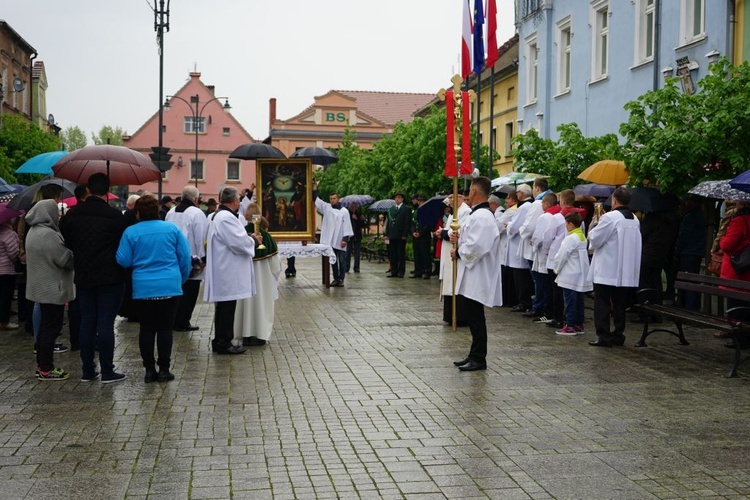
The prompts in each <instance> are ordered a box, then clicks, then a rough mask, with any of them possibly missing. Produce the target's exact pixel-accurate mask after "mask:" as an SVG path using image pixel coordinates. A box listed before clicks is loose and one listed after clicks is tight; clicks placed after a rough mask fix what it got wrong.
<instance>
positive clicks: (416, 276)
mask: <svg viewBox="0 0 750 500" xmlns="http://www.w3.org/2000/svg"><path fill="white" fill-rule="evenodd" d="M409 274H411V273H409ZM409 277H410V278H421V277H422V275H421V274H411V276H409Z"/></svg>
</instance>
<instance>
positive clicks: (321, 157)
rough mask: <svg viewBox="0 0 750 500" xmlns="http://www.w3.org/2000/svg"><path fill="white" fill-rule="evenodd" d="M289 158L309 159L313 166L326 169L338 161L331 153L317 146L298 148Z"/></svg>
mask: <svg viewBox="0 0 750 500" xmlns="http://www.w3.org/2000/svg"><path fill="white" fill-rule="evenodd" d="M289 158H310V160H311V161H312V162H313V163H314V164H315V165H323V166H324V167H327V166H328V165H330V164H331V163H336V162H337V161H339V157H338V156H336V155H335V154H333V153H331V152H330V151H328V150H327V149H325V148H319V147H318V146H308V147H306V148H300V149H298V150H297V151H295V152H294V153H292V154H290V155H289Z"/></svg>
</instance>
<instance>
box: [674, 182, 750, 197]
mask: <svg viewBox="0 0 750 500" xmlns="http://www.w3.org/2000/svg"><path fill="white" fill-rule="evenodd" d="M688 193H690V194H694V195H697V196H703V197H704V198H713V199H715V200H734V201H750V193H747V192H745V191H740V190H739V189H734V188H733V187H732V186H730V185H729V180H728V179H727V180H723V181H705V182H701V183H700V184H698V185H697V186H695V187H694V188H691V189H690V191H688Z"/></svg>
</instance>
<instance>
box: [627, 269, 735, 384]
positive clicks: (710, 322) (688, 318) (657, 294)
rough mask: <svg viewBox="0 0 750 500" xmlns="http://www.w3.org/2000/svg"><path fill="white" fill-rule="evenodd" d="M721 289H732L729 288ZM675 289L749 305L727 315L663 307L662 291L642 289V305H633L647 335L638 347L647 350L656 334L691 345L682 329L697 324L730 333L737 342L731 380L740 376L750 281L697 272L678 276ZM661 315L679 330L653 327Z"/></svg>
mask: <svg viewBox="0 0 750 500" xmlns="http://www.w3.org/2000/svg"><path fill="white" fill-rule="evenodd" d="M720 287H731V288H733V289H731V290H730V289H726V288H720ZM675 289H677V290H683V291H689V292H698V293H701V294H704V295H709V296H712V297H722V298H725V299H736V300H740V301H743V302H747V303H748V306H740V307H734V308H732V309H729V310H727V312H726V315H719V314H716V315H714V314H706V313H703V312H699V311H690V310H688V309H683V308H681V307H676V306H666V305H662V304H659V303H658V302H660V298H661V297H662V292H661V291H660V290H653V289H642V290H639V291H638V304H636V305H635V306H633V309H634V310H635V311H637V312H641V313H642V314H643V316H644V322H643V333H642V334H641V338H640V340H639V341H638V343H636V344H635V345H636V347H646V338H647V337H648V336H649V335H651V334H652V333H654V332H666V333H669V334H671V335H674V336H675V337H677V338H678V340H679V343H680V344H682V345H690V343H689V342H688V341H687V340H686V339H685V334H684V332H683V330H682V325H683V324H690V325H695V326H698V327H702V328H710V329H712V330H713V331H720V332H724V333H726V334H728V336H730V337H731V338H732V341H733V342H734V362H733V364H732V368H731V369H730V370H729V373H728V374H727V377H735V376H737V367H738V366H739V364H740V363H741V361H742V355H741V353H742V345H741V344H742V338H743V337H744V336H746V335H747V334H748V333H750V321H748V320H741V319H740V318H742V316H743V313H745V314H748V315H749V316H748V317H750V282H747V281H738V280H730V279H726V278H718V277H716V276H707V275H704V274H694V273H685V272H680V273H677V278H676V280H675ZM652 315H655V316H660V317H662V318H664V319H669V320H671V321H672V322H674V324H675V327H676V328H677V331H674V330H670V329H668V328H663V327H661V326H659V327H657V328H649V324H650V322H651V316H652Z"/></svg>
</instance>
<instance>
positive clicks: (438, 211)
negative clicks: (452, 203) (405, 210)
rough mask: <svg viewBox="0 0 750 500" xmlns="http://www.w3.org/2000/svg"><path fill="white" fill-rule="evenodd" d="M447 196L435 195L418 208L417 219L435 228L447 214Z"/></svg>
mask: <svg viewBox="0 0 750 500" xmlns="http://www.w3.org/2000/svg"><path fill="white" fill-rule="evenodd" d="M445 198H446V197H445V196H433V197H432V198H430V199H429V200H427V201H425V202H424V203H422V205H420V206H419V208H417V220H418V221H419V222H421V223H422V224H424V225H426V226H427V227H430V228H433V227H435V224H437V222H438V221H439V220H440V219H442V218H443V214H445V206H446V205H445V203H443V200H445Z"/></svg>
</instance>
